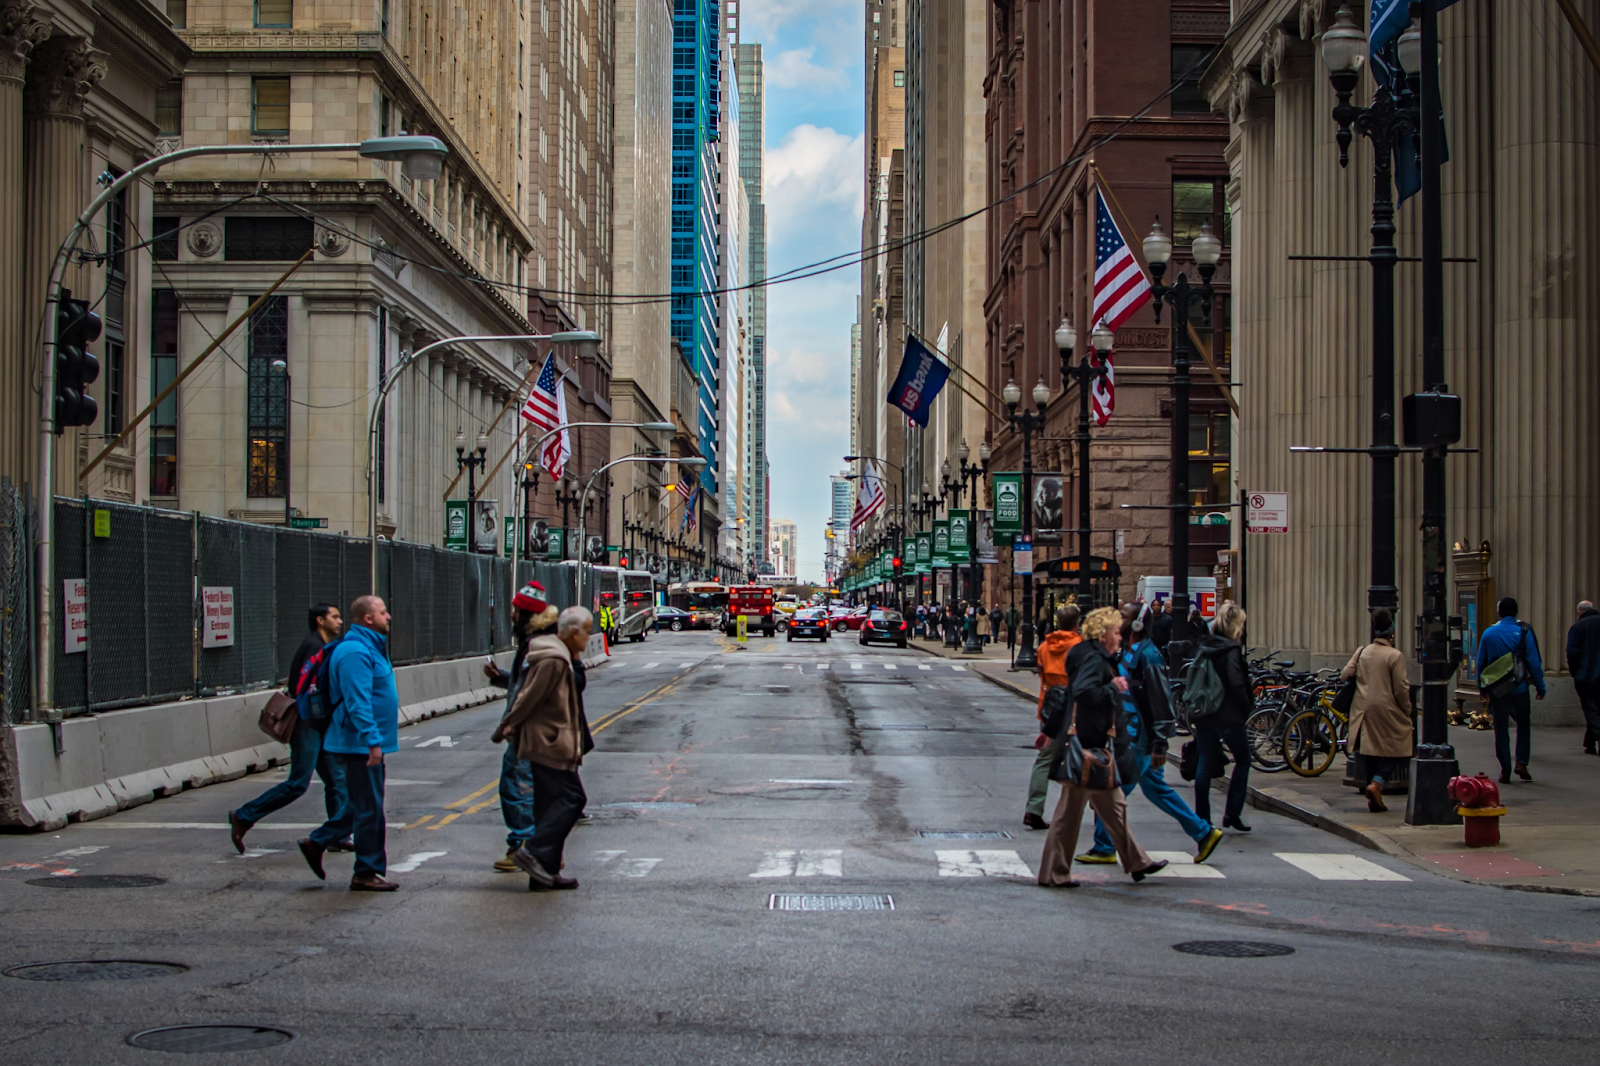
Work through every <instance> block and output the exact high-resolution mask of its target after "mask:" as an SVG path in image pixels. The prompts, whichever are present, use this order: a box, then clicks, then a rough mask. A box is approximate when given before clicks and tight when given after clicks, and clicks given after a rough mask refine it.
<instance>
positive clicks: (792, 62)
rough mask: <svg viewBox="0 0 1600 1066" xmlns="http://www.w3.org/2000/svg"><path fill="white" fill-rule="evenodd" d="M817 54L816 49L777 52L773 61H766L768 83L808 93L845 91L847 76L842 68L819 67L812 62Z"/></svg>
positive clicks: (848, 82)
mask: <svg viewBox="0 0 1600 1066" xmlns="http://www.w3.org/2000/svg"><path fill="white" fill-rule="evenodd" d="M816 54H817V50H816V49H815V48H791V49H790V50H789V51H787V52H780V53H778V56H777V58H776V59H769V60H768V61H767V69H766V74H767V84H768V85H769V86H773V87H775V88H779V89H805V90H808V91H811V92H821V91H825V90H828V89H843V88H846V87H847V86H848V85H849V84H850V76H849V75H848V74H847V73H845V71H844V70H843V69H842V68H841V67H820V66H818V65H817V64H815V63H813V62H811V57H812V56H814V55H816Z"/></svg>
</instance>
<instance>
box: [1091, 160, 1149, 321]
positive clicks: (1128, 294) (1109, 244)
mask: <svg viewBox="0 0 1600 1066" xmlns="http://www.w3.org/2000/svg"><path fill="white" fill-rule="evenodd" d="M1094 199H1095V211H1094V214H1095V241H1094V310H1093V311H1092V312H1091V313H1090V315H1089V319H1090V321H1091V322H1100V323H1102V324H1103V325H1104V326H1105V327H1106V329H1110V330H1114V329H1116V328H1117V327H1118V326H1120V325H1122V324H1123V323H1124V322H1126V321H1127V320H1128V319H1129V317H1131V316H1132V315H1133V313H1134V312H1135V311H1137V310H1139V308H1141V307H1143V306H1144V305H1145V304H1147V303H1149V302H1150V282H1149V279H1147V278H1146V277H1145V276H1144V271H1143V270H1142V269H1141V268H1140V267H1139V260H1138V259H1136V258H1135V257H1134V254H1133V250H1132V249H1130V248H1129V247H1128V242H1127V241H1126V240H1124V239H1123V237H1122V231H1121V230H1119V229H1118V228H1117V224H1116V223H1115V222H1113V221H1112V219H1111V210H1110V208H1108V207H1106V197H1105V194H1104V193H1103V192H1101V191H1100V190H1099V189H1098V188H1096V189H1095V191H1094Z"/></svg>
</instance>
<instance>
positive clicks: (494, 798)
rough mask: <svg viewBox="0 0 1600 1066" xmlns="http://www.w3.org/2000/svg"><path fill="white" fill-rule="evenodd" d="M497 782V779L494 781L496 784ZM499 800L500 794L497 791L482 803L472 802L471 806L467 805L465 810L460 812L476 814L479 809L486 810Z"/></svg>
mask: <svg viewBox="0 0 1600 1066" xmlns="http://www.w3.org/2000/svg"><path fill="white" fill-rule="evenodd" d="M499 783H500V782H498V781H496V782H495V784H497V785H498V784H499ZM499 802H500V795H499V793H496V794H495V795H493V796H490V797H489V798H488V799H486V800H484V801H483V802H482V803H474V804H473V805H472V806H470V807H468V808H467V809H466V810H464V811H462V812H461V813H462V814H477V813H478V812H479V811H484V810H488V809H489V808H490V807H493V806H494V805H495V804H496V803H499Z"/></svg>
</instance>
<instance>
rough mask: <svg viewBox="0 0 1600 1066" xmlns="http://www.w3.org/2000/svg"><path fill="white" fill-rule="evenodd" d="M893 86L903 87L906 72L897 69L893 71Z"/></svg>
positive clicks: (904, 85)
mask: <svg viewBox="0 0 1600 1066" xmlns="http://www.w3.org/2000/svg"><path fill="white" fill-rule="evenodd" d="M894 87H895V88H896V89H904V88H905V87H906V72H905V71H903V70H897V71H895V72H894Z"/></svg>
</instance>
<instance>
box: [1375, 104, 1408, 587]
mask: <svg viewBox="0 0 1600 1066" xmlns="http://www.w3.org/2000/svg"><path fill="white" fill-rule="evenodd" d="M1379 96H1380V98H1382V99H1379V100H1375V101H1374V103H1373V108H1372V109H1371V110H1374V111H1375V110H1378V109H1379V108H1382V107H1385V106H1387V108H1388V109H1389V110H1390V111H1391V112H1392V110H1393V107H1394V105H1393V103H1392V101H1390V100H1388V99H1387V98H1386V97H1387V94H1386V93H1383V91H1382V90H1380V91H1379ZM1383 128H1384V127H1383V124H1381V123H1380V124H1379V129H1383ZM1373 149H1374V150H1373V153H1372V156H1373V160H1374V164H1373V168H1372V254H1371V263H1372V560H1371V583H1370V584H1369V585H1368V586H1367V610H1368V612H1369V613H1370V612H1372V611H1376V610H1378V609H1379V608H1388V609H1390V610H1394V609H1396V608H1398V607H1399V605H1400V590H1399V588H1398V587H1397V586H1396V585H1395V534H1394V525H1395V460H1396V459H1397V458H1398V457H1399V454H1400V450H1399V448H1398V447H1396V445H1395V438H1394V267H1395V263H1396V262H1398V260H1399V252H1398V251H1397V250H1396V248H1395V246H1394V232H1395V226H1394V199H1393V192H1392V182H1391V176H1392V164H1391V159H1392V153H1391V151H1390V147H1389V144H1388V143H1387V139H1386V138H1383V137H1378V138H1375V139H1374V144H1373Z"/></svg>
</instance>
